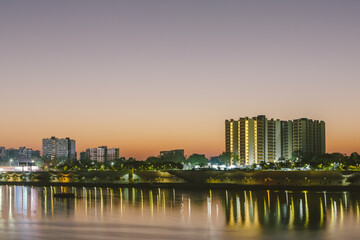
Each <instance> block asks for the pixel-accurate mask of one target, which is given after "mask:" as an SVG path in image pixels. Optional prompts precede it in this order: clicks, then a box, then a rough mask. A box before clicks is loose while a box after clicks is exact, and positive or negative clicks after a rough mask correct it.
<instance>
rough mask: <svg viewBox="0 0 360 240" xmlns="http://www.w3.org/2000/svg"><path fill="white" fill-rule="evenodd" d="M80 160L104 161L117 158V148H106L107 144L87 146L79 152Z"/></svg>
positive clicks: (118, 155) (118, 152)
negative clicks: (93, 146)
mask: <svg viewBox="0 0 360 240" xmlns="http://www.w3.org/2000/svg"><path fill="white" fill-rule="evenodd" d="M81 154H82V158H81V160H90V161H93V162H105V161H113V160H117V159H119V157H120V150H119V148H108V147H107V146H100V147H97V148H88V149H86V151H85V152H83V153H81Z"/></svg>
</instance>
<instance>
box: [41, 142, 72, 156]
mask: <svg viewBox="0 0 360 240" xmlns="http://www.w3.org/2000/svg"><path fill="white" fill-rule="evenodd" d="M75 147H76V146H75V140H73V139H70V138H56V137H51V138H44V139H43V140H42V156H43V157H49V158H51V159H58V160H60V161H61V160H76V150H75Z"/></svg>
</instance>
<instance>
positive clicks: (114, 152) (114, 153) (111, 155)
mask: <svg viewBox="0 0 360 240" xmlns="http://www.w3.org/2000/svg"><path fill="white" fill-rule="evenodd" d="M119 158H120V150H119V148H109V149H108V152H107V160H109V161H113V160H117V159H119Z"/></svg>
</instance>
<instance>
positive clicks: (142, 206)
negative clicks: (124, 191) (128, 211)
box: [140, 189, 144, 216]
mask: <svg viewBox="0 0 360 240" xmlns="http://www.w3.org/2000/svg"><path fill="white" fill-rule="evenodd" d="M140 195H141V216H143V215H144V196H143V190H142V189H141V191H140Z"/></svg>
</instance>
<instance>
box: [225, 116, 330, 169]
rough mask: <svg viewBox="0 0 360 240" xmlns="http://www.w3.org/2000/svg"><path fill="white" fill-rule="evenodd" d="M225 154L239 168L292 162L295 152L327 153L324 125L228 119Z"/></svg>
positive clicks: (260, 118) (226, 122) (260, 117)
mask: <svg viewBox="0 0 360 240" xmlns="http://www.w3.org/2000/svg"><path fill="white" fill-rule="evenodd" d="M225 151H226V152H230V153H231V158H232V161H231V164H239V165H252V164H258V163H260V162H276V161H278V160H281V159H290V158H291V157H292V153H293V152H294V151H303V152H310V153H325V123H324V122H323V121H318V120H311V119H306V118H302V119H296V120H292V121H281V120H278V119H276V120H274V119H267V118H266V116H264V115H259V116H256V117H252V118H249V117H244V118H239V120H233V119H230V120H226V121H225Z"/></svg>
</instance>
